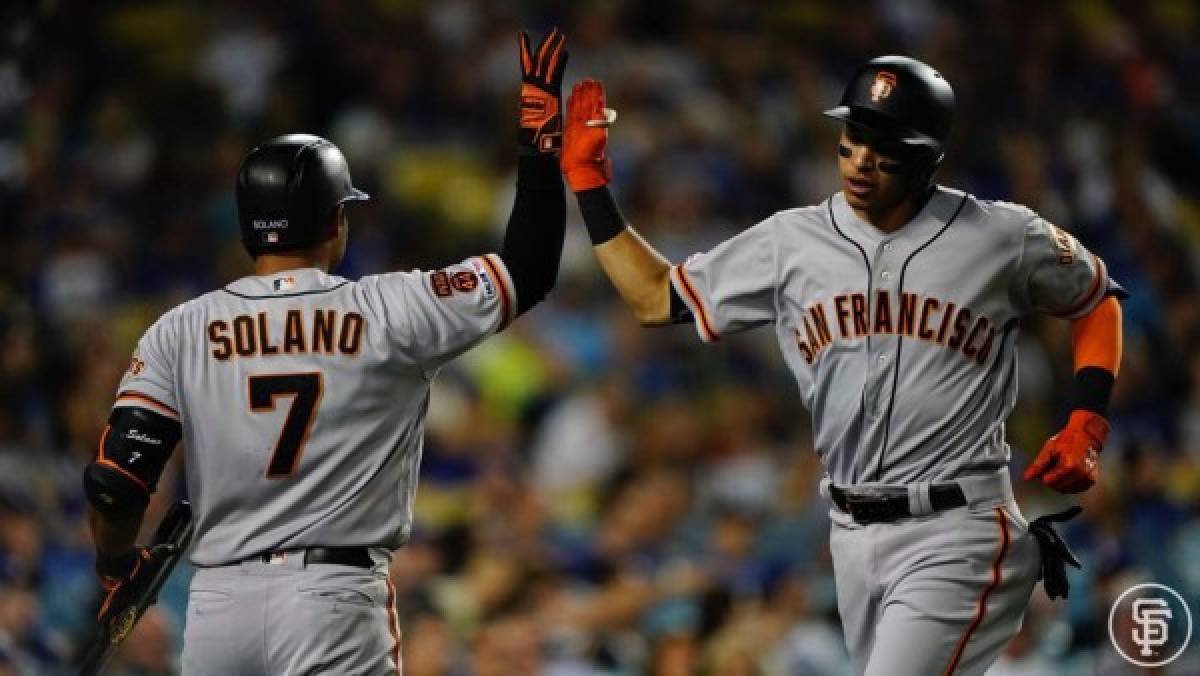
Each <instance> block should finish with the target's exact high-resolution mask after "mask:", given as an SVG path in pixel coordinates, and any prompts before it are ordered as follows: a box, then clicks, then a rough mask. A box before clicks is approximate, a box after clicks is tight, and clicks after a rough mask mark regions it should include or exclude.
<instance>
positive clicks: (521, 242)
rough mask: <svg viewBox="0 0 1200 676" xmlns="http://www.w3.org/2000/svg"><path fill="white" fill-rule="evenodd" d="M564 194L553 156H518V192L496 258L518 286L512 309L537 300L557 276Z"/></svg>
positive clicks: (521, 309) (564, 217)
mask: <svg viewBox="0 0 1200 676" xmlns="http://www.w3.org/2000/svg"><path fill="white" fill-rule="evenodd" d="M566 222H567V200H566V197H565V196H564V194H563V181H562V174H561V173H560V172H559V169H558V162H557V161H556V160H555V158H553V157H547V156H544V155H542V156H528V155H522V156H520V157H518V158H517V196H516V199H514V200H513V210H512V215H511V216H509V218H508V230H507V232H505V233H504V246H503V248H502V249H501V250H500V258H502V259H504V265H505V266H506V267H508V274H509V276H510V277H512V281H513V286H515V287H516V291H517V314H518V315H520V314H523V313H524V312H525V311H526V310H528V309H529V308H531V307H533V306H534V305H537V304H538V302H539V301H541V300H542V299H543V298H545V297H546V294H547V293H549V292H550V289H553V288H554V282H555V281H556V280H557V278H558V262H559V259H560V258H561V257H562V247H563V237H564V236H565V234H566Z"/></svg>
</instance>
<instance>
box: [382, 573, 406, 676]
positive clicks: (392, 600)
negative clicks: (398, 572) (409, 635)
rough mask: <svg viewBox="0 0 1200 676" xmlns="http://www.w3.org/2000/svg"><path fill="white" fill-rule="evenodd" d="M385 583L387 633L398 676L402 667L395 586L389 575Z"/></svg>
mask: <svg viewBox="0 0 1200 676" xmlns="http://www.w3.org/2000/svg"><path fill="white" fill-rule="evenodd" d="M385 581H386V582H387V590H388V598H387V607H388V631H390V632H391V633H392V641H394V642H395V645H394V646H393V647H392V658H393V659H394V660H395V662H396V674H397V676H399V675H400V674H402V673H404V666H403V663H402V662H401V657H400V616H399V615H398V614H397V613H396V585H395V584H393V583H392V576H391V575H388V577H387V579H386V580H385Z"/></svg>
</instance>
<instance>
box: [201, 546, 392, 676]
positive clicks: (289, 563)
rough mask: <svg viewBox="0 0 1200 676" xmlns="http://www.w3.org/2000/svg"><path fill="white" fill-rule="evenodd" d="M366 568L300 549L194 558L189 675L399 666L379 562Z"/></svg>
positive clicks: (370, 670) (387, 586)
mask: <svg viewBox="0 0 1200 676" xmlns="http://www.w3.org/2000/svg"><path fill="white" fill-rule="evenodd" d="M372 556H373V557H374V558H376V561H378V562H379V563H377V564H376V566H375V567H374V568H373V569H371V570H367V569H365V568H357V567H354V566H341V565H332V564H311V565H307V566H306V565H304V563H303V561H302V557H299V556H295V557H293V556H288V557H285V558H283V559H282V560H281V559H280V558H276V560H275V561H274V562H272V563H263V562H257V561H255V562H244V563H240V564H234V565H230V566H221V567H216V568H201V569H198V570H197V571H196V575H195V576H194V577H193V578H192V585H191V590H190V592H189V595H188V609H187V626H186V627H185V629H184V636H183V673H184V674H185V675H187V676H208V675H210V674H211V675H213V676H216V675H217V674H220V675H221V676H251V675H254V676H259V675H262V676H267V675H271V676H276V675H283V674H297V675H298V674H364V675H366V674H370V675H371V676H375V675H377V674H393V675H394V674H399V673H400V634H399V628H398V626H397V623H396V614H395V607H394V602H395V600H394V592H393V588H392V586H391V582H390V581H389V580H388V577H387V566H386V562H384V561H383V560H382V557H375V553H373V554H372Z"/></svg>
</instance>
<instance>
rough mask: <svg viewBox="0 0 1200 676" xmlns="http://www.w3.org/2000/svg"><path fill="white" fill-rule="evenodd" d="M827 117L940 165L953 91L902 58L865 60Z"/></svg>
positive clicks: (929, 71)
mask: <svg viewBox="0 0 1200 676" xmlns="http://www.w3.org/2000/svg"><path fill="white" fill-rule="evenodd" d="M825 114H826V115H828V116H829V117H832V118H836V119H839V120H842V121H844V122H847V123H849V124H854V125H858V126H861V127H865V128H867V129H870V130H872V131H874V132H876V133H879V134H882V135H884V136H886V137H888V138H891V139H894V140H897V141H899V142H900V143H903V144H904V145H906V146H911V147H914V149H919V148H921V147H923V148H927V149H928V150H929V151H930V152H931V153H932V155H933V158H934V163H935V164H936V163H938V162H941V159H942V155H943V153H944V152H945V147H946V139H947V138H948V137H949V135H950V122H951V120H952V119H953V118H954V90H953V89H952V88H951V87H950V83H949V82H946V78H944V77H942V74H941V73H939V72H937V71H936V70H934V69H933V68H931V67H929V66H928V65H926V64H924V63H922V62H920V61H917V60H916V59H910V58H908V57H907V56H881V57H879V58H876V59H871V60H870V61H868V62H866V63H865V64H863V65H862V66H860V67H859V69H858V71H857V72H855V73H854V77H852V78H850V83H849V84H848V85H846V91H845V92H844V93H843V94H842V100H841V102H840V103H839V104H838V106H837V107H836V108H830V109H829V110H827V111H825Z"/></svg>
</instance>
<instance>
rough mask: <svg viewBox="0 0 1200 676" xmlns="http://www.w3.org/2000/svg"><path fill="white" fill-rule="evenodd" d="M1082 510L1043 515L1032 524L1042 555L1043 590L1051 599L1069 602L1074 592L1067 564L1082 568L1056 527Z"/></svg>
mask: <svg viewBox="0 0 1200 676" xmlns="http://www.w3.org/2000/svg"><path fill="white" fill-rule="evenodd" d="M1082 511H1083V509H1082V508H1081V507H1078V506H1076V507H1071V508H1070V509H1067V510H1064V511H1061V512H1057V513H1054V514H1047V515H1045V516H1040V517H1038V518H1036V519H1034V520H1033V521H1032V522H1030V524H1029V534H1030V535H1032V536H1033V537H1034V540H1036V541H1037V543H1038V549H1040V550H1041V553H1042V566H1041V573H1040V575H1039V577H1040V578H1041V580H1042V587H1043V588H1044V589H1045V590H1046V596H1048V597H1050V600H1054V599H1058V598H1063V599H1065V598H1067V595H1068V594H1069V593H1070V591H1071V586H1070V584H1069V583H1068V582H1067V568H1066V567H1067V565H1071V566H1074V567H1075V568H1081V567H1082V566H1080V564H1079V559H1078V558H1076V556H1075V553H1074V552H1072V551H1071V548H1070V547H1068V546H1067V543H1066V541H1065V540H1063V539H1062V536H1060V535H1059V534H1058V530H1057V529H1056V528H1055V527H1054V524H1055V523H1061V522H1063V521H1070V520H1071V519H1074V518H1075V517H1076V516H1078V515H1079V513H1080V512H1082Z"/></svg>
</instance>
